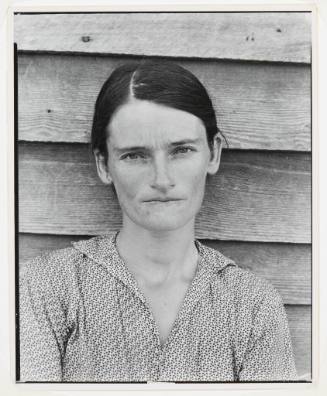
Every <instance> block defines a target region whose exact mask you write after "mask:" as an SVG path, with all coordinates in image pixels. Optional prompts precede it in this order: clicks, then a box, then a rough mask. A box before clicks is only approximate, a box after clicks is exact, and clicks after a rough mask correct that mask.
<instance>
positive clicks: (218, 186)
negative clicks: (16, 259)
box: [19, 143, 311, 243]
mask: <svg viewBox="0 0 327 396" xmlns="http://www.w3.org/2000/svg"><path fill="white" fill-rule="evenodd" d="M19 153H20V160H19V213H20V218H19V229H20V231H21V232H30V233H50V234H51V233H55V234H89V235H94V234H101V233H106V232H108V231H114V230H117V229H118V228H119V226H120V224H121V218H120V210H119V206H118V203H117V201H116V199H115V197H114V194H113V192H112V190H111V189H110V188H108V187H107V186H105V185H103V184H102V183H101V182H100V180H99V178H98V177H97V175H96V172H95V166H94V164H93V160H92V158H91V155H90V152H89V148H88V146H87V145H76V144H75V145H70V144H56V145H54V144H41V143H22V144H20V147H19ZM310 169H311V159H310V155H309V154H306V153H287V154H282V153H276V152H268V153H262V152H242V151H235V152H233V151H226V152H224V153H223V156H222V164H221V169H220V171H219V173H218V175H216V176H214V177H212V178H210V179H209V181H208V186H207V191H206V195H205V199H204V205H203V208H202V209H201V211H200V214H199V215H198V218H197V227H196V232H197V237H199V238H207V239H216V238H219V239H233V240H243V241H274V242H294V243H310V242H311V205H310V201H311V186H310Z"/></svg>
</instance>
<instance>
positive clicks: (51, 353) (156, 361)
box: [19, 234, 297, 382]
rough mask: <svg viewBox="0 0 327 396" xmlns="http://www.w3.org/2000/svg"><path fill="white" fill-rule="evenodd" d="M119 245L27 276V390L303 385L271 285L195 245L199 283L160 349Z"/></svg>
mask: <svg viewBox="0 0 327 396" xmlns="http://www.w3.org/2000/svg"><path fill="white" fill-rule="evenodd" d="M116 236H117V234H112V235H107V236H99V237H95V238H92V239H89V240H86V241H80V242H77V243H73V246H72V247H69V248H66V249H61V250H57V251H55V252H51V253H48V254H44V255H42V256H40V257H38V258H36V259H34V260H32V261H31V262H29V263H28V264H27V265H26V266H24V268H23V269H22V270H21V274H20V287H19V297H20V375H21V378H20V380H21V381H51V382H55V381H68V382H75V381H78V382H83V381H86V382H135V381H136V382H143V381H174V382H178V381H190V382H192V381H197V382H199V381H207V382H211V381H214V382H226V381H228V382H229V381H294V380H297V374H296V370H295V365H294V359H293V353H292V346H291V340H290V334H289V329H288V323H287V317H286V314H285V310H284V306H283V304H282V301H281V298H280V296H279V294H278V293H277V292H276V290H275V289H274V288H273V287H272V286H271V285H270V284H269V283H267V282H266V281H264V280H263V279H260V278H258V277H257V276H255V275H254V274H252V273H251V272H248V271H245V270H243V269H241V268H239V267H238V266H237V265H235V263H234V262H233V261H231V260H230V259H228V258H226V257H225V256H223V255H222V254H221V253H219V252H218V251H216V250H214V249H211V248H208V247H205V246H204V245H202V244H201V243H200V242H198V241H195V243H196V246H197V248H198V251H199V261H198V267H197V270H196V274H195V276H194V279H193V280H192V282H191V284H190V286H189V288H188V290H187V293H186V296H185V299H184V301H183V304H182V307H181V309H180V311H179V313H178V316H177V318H176V320H175V322H174V324H173V327H172V329H171V332H170V334H169V336H168V338H167V340H166V342H165V343H164V344H161V342H160V339H159V333H158V328H157V325H156V323H155V321H154V317H153V315H152V313H151V310H150V308H149V305H148V304H147V301H146V299H145V297H144V295H143V294H142V292H141V291H140V289H139V287H138V285H137V283H136V280H135V278H134V277H133V276H132V274H131V273H130V272H129V271H128V269H127V267H126V265H125V264H124V262H123V261H122V259H121V258H120V256H119V253H118V251H117V248H116Z"/></svg>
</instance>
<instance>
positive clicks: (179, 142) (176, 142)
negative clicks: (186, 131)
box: [113, 138, 201, 154]
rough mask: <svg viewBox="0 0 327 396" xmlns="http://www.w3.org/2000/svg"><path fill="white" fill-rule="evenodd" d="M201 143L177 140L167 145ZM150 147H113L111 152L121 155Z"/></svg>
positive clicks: (190, 140)
mask: <svg viewBox="0 0 327 396" xmlns="http://www.w3.org/2000/svg"><path fill="white" fill-rule="evenodd" d="M200 141H201V139H200V138H196V139H183V140H178V141H175V142H171V143H168V145H167V146H168V147H176V146H183V145H185V144H197V143H199V142H200ZM150 150H151V147H147V146H125V147H114V148H113V151H114V152H115V153H118V154H121V153H124V152H126V151H150Z"/></svg>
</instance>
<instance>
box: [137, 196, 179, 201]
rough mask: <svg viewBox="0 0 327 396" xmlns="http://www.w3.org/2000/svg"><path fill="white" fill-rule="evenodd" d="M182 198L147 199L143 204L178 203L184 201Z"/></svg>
mask: <svg viewBox="0 0 327 396" xmlns="http://www.w3.org/2000/svg"><path fill="white" fill-rule="evenodd" d="M182 200H183V199H182V198H169V197H168V198H150V199H146V200H144V201H143V202H177V201H182Z"/></svg>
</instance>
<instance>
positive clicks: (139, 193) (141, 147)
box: [97, 99, 221, 231]
mask: <svg viewBox="0 0 327 396" xmlns="http://www.w3.org/2000/svg"><path fill="white" fill-rule="evenodd" d="M108 134H109V138H108V140H107V147H108V163H107V164H104V163H103V161H104V159H103V158H102V159H100V160H99V159H97V164H98V171H99V175H100V177H101V179H102V180H103V181H104V182H105V183H109V182H110V181H112V182H113V184H114V186H115V190H116V193H117V197H118V201H119V203H120V206H121V209H122V213H123V221H124V222H123V224H126V222H133V223H134V224H135V225H137V226H139V227H142V228H143V229H147V230H149V231H169V230H176V229H179V228H181V227H183V226H184V225H186V224H187V223H188V222H190V221H194V218H195V215H196V214H197V212H198V211H199V209H200V207H201V204H202V200H203V195H204V187H205V181H206V176H207V174H208V173H210V174H213V173H215V172H216V171H217V170H218V166H219V159H220V151H221V149H220V147H219V146H218V142H217V140H215V142H216V143H215V145H214V149H213V152H211V151H210V150H209V146H208V142H207V137H206V130H205V127H204V125H203V123H202V121H201V120H200V119H199V118H197V117H196V116H194V115H192V114H190V113H187V112H184V111H181V110H177V109H173V108H169V107H166V106H162V105H158V104H155V103H152V102H148V101H143V100H138V99H133V100H132V101H131V102H129V103H127V104H124V105H123V106H122V107H120V108H119V110H118V111H117V113H116V114H115V115H114V116H113V118H112V120H111V122H110V124H109V126H108ZM101 161H102V162H101Z"/></svg>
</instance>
